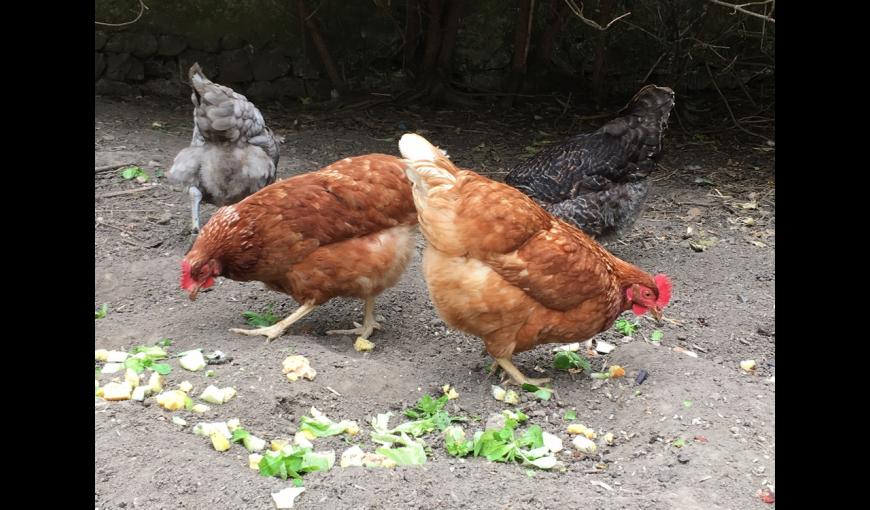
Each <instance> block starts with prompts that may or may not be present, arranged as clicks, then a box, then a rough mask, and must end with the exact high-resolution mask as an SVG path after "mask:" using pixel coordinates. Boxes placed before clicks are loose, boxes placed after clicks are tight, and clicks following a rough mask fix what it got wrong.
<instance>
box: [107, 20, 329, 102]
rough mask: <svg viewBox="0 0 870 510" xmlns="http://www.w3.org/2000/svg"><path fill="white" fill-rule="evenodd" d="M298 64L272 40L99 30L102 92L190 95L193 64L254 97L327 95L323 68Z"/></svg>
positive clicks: (284, 49)
mask: <svg viewBox="0 0 870 510" xmlns="http://www.w3.org/2000/svg"><path fill="white" fill-rule="evenodd" d="M293 60H294V59H293V51H292V50H290V49H288V48H286V47H285V48H282V47H281V46H279V45H278V44H276V43H272V42H269V43H266V44H263V45H262V47H261V48H255V47H254V45H253V44H252V43H250V42H248V41H245V40H244V39H241V38H240V37H238V36H232V35H227V36H223V37H221V38H219V39H217V38H215V39H212V40H205V41H203V40H202V39H200V38H197V37H185V36H181V35H177V34H166V33H163V34H159V33H158V34H154V33H150V32H138V31H118V32H106V31H96V32H94V80H95V82H96V93H97V94H105V95H139V94H152V95H164V96H186V95H187V94H189V93H190V88H189V86H188V85H187V70H188V69H189V68H190V66H191V65H192V64H193V63H194V62H199V64H200V65H201V66H202V68H203V70H204V72H205V73H206V75H207V76H208V77H209V78H210V79H212V80H214V81H216V82H218V83H221V84H224V85H227V86H229V87H232V88H233V89H234V90H236V91H238V92H241V93H243V94H245V95H248V96H250V97H251V98H252V99H259V100H272V99H281V98H298V97H306V96H315V95H318V93H321V94H322V93H323V90H322V89H323V86H324V83H322V80H321V79H320V73H319V72H318V70H316V69H312V68H311V66H308V65H301V63H299V64H297V65H294V61H293ZM326 92H327V93H328V89H327V90H326Z"/></svg>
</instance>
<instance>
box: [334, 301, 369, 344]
mask: <svg viewBox="0 0 870 510" xmlns="http://www.w3.org/2000/svg"><path fill="white" fill-rule="evenodd" d="M353 325H354V326H356V328H354V329H331V330H329V331H327V332H326V334H327V335H356V336H361V337H363V338H365V339H366V340H368V339H369V336H371V334H372V332H373V331H374V330H376V329H381V325H380V324H378V323H377V322H376V321H375V298H374V297H368V298H366V306H365V317H364V318H363V323H362V324H360V323H358V322H354V323H353Z"/></svg>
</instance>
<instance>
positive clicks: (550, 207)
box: [505, 85, 674, 239]
mask: <svg viewBox="0 0 870 510" xmlns="http://www.w3.org/2000/svg"><path fill="white" fill-rule="evenodd" d="M673 105H674V94H673V91H671V89H668V88H664V87H656V86H653V85H649V86H647V87H644V88H643V89H641V90H640V91H639V92H638V93H637V94H636V95H635V97H634V98H632V100H631V102H630V103H629V105H628V106H626V108H625V109H624V111H625V112H626V113H625V115H623V116H622V117H618V118H616V119H614V120H612V121H610V122H608V123H607V124H605V125H604V126H603V127H601V128H600V129H598V130H597V131H595V132H594V133H587V134H581V135H577V136H575V137H573V138H571V139H569V140H567V141H565V142H563V143H561V144H557V145H552V146H550V147H547V148H545V149H544V150H542V151H541V152H539V153H537V154H535V155H534V156H532V157H531V158H530V159H528V160H527V161H525V162H523V163H520V164H519V165H517V166H516V167H514V168H513V169H512V170H511V171H510V173H508V175H507V176H506V177H505V183H507V184H510V185H511V186H514V187H515V188H517V189H519V190H520V191H522V192H523V193H525V194H527V195H529V196H530V197H532V198H534V199H535V200H536V201H538V203H539V204H541V205H542V206H543V207H544V208H545V209H547V211H549V212H550V213H551V214H554V215H556V216H559V217H560V218H562V219H564V220H566V221H568V222H569V223H572V224H573V225H575V226H577V227H579V228H580V229H582V230H583V231H584V232H586V233H587V234H589V235H591V236H593V237H596V238H599V239H607V238H611V237H614V236H617V235H619V233H620V232H621V231H623V230H625V229H627V228H629V227H631V226H632V225H633V224H634V222H635V221H636V220H637V218H638V216H639V215H640V213H641V212H642V211H643V206H644V202H645V200H646V197H647V194H648V193H649V179H648V177H649V175H650V174H651V173H652V172H653V170H654V169H655V159H656V158H657V156H658V155H659V153H660V152H661V148H662V138H663V135H664V131H665V129H666V128H667V121H668V117H669V116H670V112H671V110H672V108H673Z"/></svg>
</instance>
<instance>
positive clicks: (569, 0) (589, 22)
mask: <svg viewBox="0 0 870 510" xmlns="http://www.w3.org/2000/svg"><path fill="white" fill-rule="evenodd" d="M565 3H566V4H568V7H569V8H570V9H571V12H573V13H574V15H576V16H577V17H578V18H580V21H582V22H583V23H586V24H587V25H589V26H590V27H592V28H594V29H596V30H600V31H602V32H603V31H605V30H607V29H608V28H610V26H611V25H613V24H614V23H616V22H617V21H619V20H621V19H622V18H624V17H626V16H630V15H631V13H630V12H627V13H625V14H623V15H621V16H617V17H616V18H614V19H613V21H611V22H610V23H608V24H607V25H605V26H603V27H602V26H601V25H599V24H598V23H596V22H595V21H592V20H591V19H589V18H587V17H586V16H584V15H583V2H580V7H577V4H576V3H574V0H565Z"/></svg>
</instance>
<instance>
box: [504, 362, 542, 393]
mask: <svg viewBox="0 0 870 510" xmlns="http://www.w3.org/2000/svg"><path fill="white" fill-rule="evenodd" d="M495 361H496V362H497V363H498V364H499V366H500V367H501V368H502V369H503V370H504V371H505V373H506V374H507V375H508V376H510V378H511V380H512V381H509V382H513V383H515V384H518V385H523V384H534V385H535V386H539V385H541V384H544V383H548V382H550V378H549V377H547V378H543V379H530V378H528V377H526V376H525V375H523V373H522V372H520V369H519V368H517V366H516V365H514V362H513V361H511V359H510V358H495Z"/></svg>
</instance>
